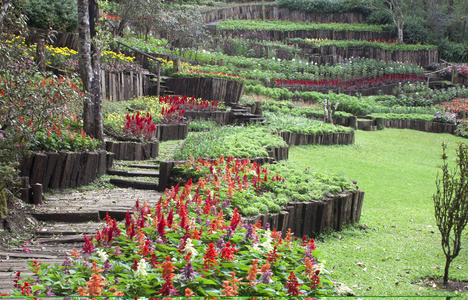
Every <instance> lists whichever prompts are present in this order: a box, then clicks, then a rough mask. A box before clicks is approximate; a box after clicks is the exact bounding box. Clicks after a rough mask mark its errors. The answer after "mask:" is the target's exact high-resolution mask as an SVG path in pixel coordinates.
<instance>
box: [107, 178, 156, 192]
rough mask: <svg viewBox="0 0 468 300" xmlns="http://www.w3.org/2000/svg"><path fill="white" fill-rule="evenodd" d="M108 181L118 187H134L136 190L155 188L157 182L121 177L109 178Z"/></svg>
mask: <svg viewBox="0 0 468 300" xmlns="http://www.w3.org/2000/svg"><path fill="white" fill-rule="evenodd" d="M110 183H112V184H113V185H115V186H118V187H124V188H134V189H138V190H156V189H157V188H158V184H157V183H156V182H154V181H151V182H150V181H141V180H131V179H123V178H111V179H110Z"/></svg>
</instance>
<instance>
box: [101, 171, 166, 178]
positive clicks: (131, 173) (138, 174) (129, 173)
mask: <svg viewBox="0 0 468 300" xmlns="http://www.w3.org/2000/svg"><path fill="white" fill-rule="evenodd" d="M107 174H109V175H116V176H124V177H159V171H140V170H138V171H127V170H116V169H108V170H107Z"/></svg>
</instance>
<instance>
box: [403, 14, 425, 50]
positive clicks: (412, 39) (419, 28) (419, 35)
mask: <svg viewBox="0 0 468 300" xmlns="http://www.w3.org/2000/svg"><path fill="white" fill-rule="evenodd" d="M425 23H426V22H425V20H424V19H423V18H421V17H416V16H410V17H408V18H407V20H406V23H405V27H404V30H403V33H404V37H405V43H408V44H418V43H423V44H425V43H427V42H428V40H427V37H428V35H429V31H428V29H427V28H426V26H425Z"/></svg>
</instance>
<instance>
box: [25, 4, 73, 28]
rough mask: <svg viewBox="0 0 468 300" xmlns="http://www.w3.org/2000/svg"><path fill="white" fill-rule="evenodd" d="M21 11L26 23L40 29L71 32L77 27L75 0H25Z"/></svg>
mask: <svg viewBox="0 0 468 300" xmlns="http://www.w3.org/2000/svg"><path fill="white" fill-rule="evenodd" d="M23 13H24V14H26V16H27V17H28V25H29V26H32V27H37V28H41V29H49V28H50V27H51V28H53V29H55V30H60V31H67V32H73V31H76V30H77V29H78V21H77V20H78V10H77V5H76V1H75V0H26V4H25V6H24V9H23Z"/></svg>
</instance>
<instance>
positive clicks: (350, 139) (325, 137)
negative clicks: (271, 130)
mask: <svg viewBox="0 0 468 300" xmlns="http://www.w3.org/2000/svg"><path fill="white" fill-rule="evenodd" d="M278 135H279V136H281V137H282V138H283V140H284V141H285V142H286V143H287V144H288V145H351V144H353V143H354V131H353V132H333V133H325V134H315V135H312V134H305V133H297V132H287V131H282V132H279V133H278Z"/></svg>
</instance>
